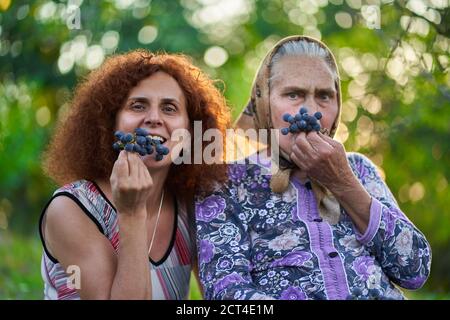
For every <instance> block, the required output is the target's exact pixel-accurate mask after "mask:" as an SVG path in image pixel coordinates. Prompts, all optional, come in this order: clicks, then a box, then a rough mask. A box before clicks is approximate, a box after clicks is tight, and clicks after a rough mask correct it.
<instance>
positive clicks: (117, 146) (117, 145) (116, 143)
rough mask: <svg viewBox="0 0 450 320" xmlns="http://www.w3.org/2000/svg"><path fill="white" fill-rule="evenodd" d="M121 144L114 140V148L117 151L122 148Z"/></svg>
mask: <svg viewBox="0 0 450 320" xmlns="http://www.w3.org/2000/svg"><path fill="white" fill-rule="evenodd" d="M121 146H122V145H121V144H120V142H114V144H113V149H114V150H115V151H120V149H122V148H121Z"/></svg>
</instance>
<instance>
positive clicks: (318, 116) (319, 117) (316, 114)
mask: <svg viewBox="0 0 450 320" xmlns="http://www.w3.org/2000/svg"><path fill="white" fill-rule="evenodd" d="M314 117H315V118H316V119H317V120H320V119H322V113H321V112H316V113H314Z"/></svg>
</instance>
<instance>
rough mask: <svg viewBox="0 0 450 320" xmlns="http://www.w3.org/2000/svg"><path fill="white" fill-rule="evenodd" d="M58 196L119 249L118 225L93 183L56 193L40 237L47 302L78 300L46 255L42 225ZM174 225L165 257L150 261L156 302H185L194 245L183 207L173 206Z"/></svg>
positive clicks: (72, 185) (56, 264)
mask: <svg viewBox="0 0 450 320" xmlns="http://www.w3.org/2000/svg"><path fill="white" fill-rule="evenodd" d="M58 196H66V197H69V198H71V199H72V200H73V201H75V202H76V203H77V205H78V206H79V207H80V208H81V209H82V210H83V212H84V213H85V214H86V215H87V216H88V217H89V218H90V219H91V220H92V221H93V222H94V223H95V224H96V226H97V227H98V229H99V230H100V232H102V233H103V235H104V236H105V237H107V238H108V240H109V242H110V243H111V245H112V246H113V248H114V250H115V251H116V252H117V250H118V247H119V225H118V219H117V218H118V217H117V213H116V211H115V209H114V206H113V205H112V204H111V203H110V202H109V200H108V199H107V198H106V196H105V195H104V194H103V192H102V191H101V189H100V188H99V187H98V186H97V184H96V183H95V182H91V181H86V180H79V181H76V182H73V183H70V184H67V185H65V186H63V187H61V188H59V189H58V190H56V191H55V192H54V194H53V196H52V198H51V199H50V200H49V201H48V203H47V205H46V206H45V208H44V210H43V211H42V214H41V218H40V221H39V234H40V237H41V241H42V245H43V249H44V250H43V254H42V260H41V274H42V278H43V280H44V298H45V299H46V300H78V299H80V296H79V294H78V292H77V291H76V289H73V288H72V286H71V283H72V281H71V279H70V278H69V276H70V274H71V271H69V273H70V274H67V273H66V272H65V270H64V268H63V267H62V266H61V264H60V263H59V262H58V261H57V260H56V259H55V258H54V257H52V255H51V254H50V253H49V251H48V250H47V247H46V245H45V241H44V238H43V233H42V222H43V218H44V215H45V212H46V210H47V208H48V206H49V205H50V202H51V201H52V200H53V199H54V198H55V197H58ZM175 214H176V218H175V223H174V229H173V232H172V239H171V241H170V245H169V248H168V250H167V252H166V254H165V255H164V256H163V258H162V259H161V260H160V261H153V260H152V259H150V258H149V266H150V273H151V280H152V281H151V283H152V297H153V299H155V300H181V299H187V298H188V294H189V281H190V275H191V270H192V265H191V253H192V249H193V248H192V244H193V242H192V241H191V239H190V236H189V230H188V218H187V212H186V210H185V207H184V206H182V205H180V203H178V201H176V203H175Z"/></svg>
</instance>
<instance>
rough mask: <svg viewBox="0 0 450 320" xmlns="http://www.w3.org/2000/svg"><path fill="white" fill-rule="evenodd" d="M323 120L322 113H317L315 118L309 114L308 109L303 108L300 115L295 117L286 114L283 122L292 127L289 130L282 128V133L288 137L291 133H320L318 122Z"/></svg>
mask: <svg viewBox="0 0 450 320" xmlns="http://www.w3.org/2000/svg"><path fill="white" fill-rule="evenodd" d="M320 119H322V113H320V112H316V113H314V115H313V116H310V115H309V114H308V109H306V108H305V107H301V108H300V111H299V113H297V114H296V115H295V116H292V115H290V114H289V113H286V114H285V115H283V120H284V121H286V122H288V123H289V124H290V125H289V127H288V128H282V129H281V133H282V134H283V135H287V134H288V133H289V132H290V133H299V132H306V133H308V132H311V131H317V132H319V131H320V123H319V121H318V120H320Z"/></svg>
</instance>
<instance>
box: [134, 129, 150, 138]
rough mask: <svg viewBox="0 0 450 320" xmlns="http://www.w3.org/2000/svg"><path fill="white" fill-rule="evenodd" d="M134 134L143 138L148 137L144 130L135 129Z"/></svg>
mask: <svg viewBox="0 0 450 320" xmlns="http://www.w3.org/2000/svg"><path fill="white" fill-rule="evenodd" d="M134 132H135V133H136V135H137V136H143V137H145V136H148V132H147V130H145V129H144V128H136V129H135V130H134Z"/></svg>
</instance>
